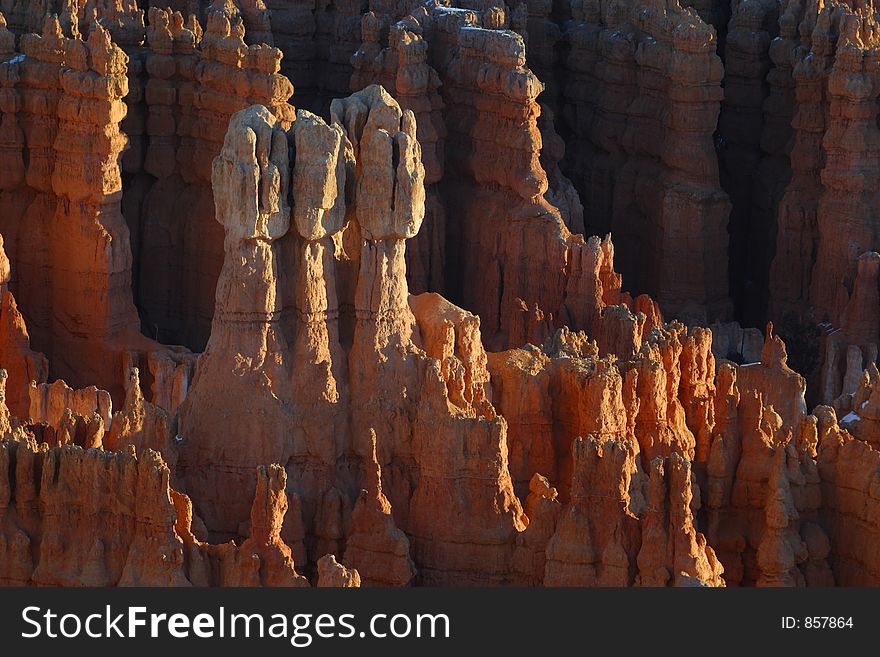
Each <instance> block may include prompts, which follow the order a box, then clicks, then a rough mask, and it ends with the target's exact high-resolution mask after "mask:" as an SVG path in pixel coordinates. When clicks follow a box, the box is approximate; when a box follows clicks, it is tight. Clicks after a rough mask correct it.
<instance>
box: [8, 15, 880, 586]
mask: <svg viewBox="0 0 880 657" xmlns="http://www.w3.org/2000/svg"><path fill="white" fill-rule="evenodd" d="M558 4H559V3H555V4H554V3H549V2H539V1H534V2H533V1H530V2H518V3H511V4H507V3H503V2H502V3H497V4H491V3H484V2H461V3H456V2H452V1H449V2H443V3H436V2H431V3H424V2H420V1H419V0H412V1H408V2H387V1H385V0H371V2H369V3H360V2H348V1H344V2H336V3H310V2H302V1H300V0H296V1H287V2H282V1H281V0H215V1H213V2H205V1H197V2H194V1H190V0H180V1H178V0H167V1H163V0H151V1H150V2H147V3H137V2H133V1H131V0H67V1H64V2H55V1H52V0H41V1H40V2H32V3H24V2H19V1H17V0H0V11H2V12H3V15H4V16H5V17H4V18H3V19H2V20H0V112H2V116H0V234H2V241H0V296H2V299H0V302H2V305H0V368H3V369H2V370H0V555H2V558H0V583H3V584H11V585H22V584H28V585H53V586H82V585H88V586H110V585H151V586H152V585H162V586H165V585H174V586H177V585H197V586H210V585H220V586H261V585H265V586H291V587H301V586H307V585H308V584H309V583H311V584H314V585H317V586H330V587H343V588H350V587H356V586H410V585H434V586H471V585H483V586H485V585H519V586H523V585H525V586H833V585H843V586H851V585H853V586H854V585H861V586H865V585H877V584H880V561H878V558H877V556H876V555H877V550H876V549H875V548H876V545H877V540H878V538H880V536H878V531H880V529H878V527H880V516H878V514H877V506H878V504H880V484H878V476H880V467H878V459H880V456H878V449H880V371H878V369H877V364H876V361H877V351H878V344H880V293H878V276H880V256H878V254H877V252H876V251H877V250H878V245H877V244H876V241H877V239H876V235H875V233H876V232H877V231H876V229H875V223H876V222H875V221H874V218H873V215H872V213H871V209H872V208H873V207H874V206H876V201H877V199H876V198H874V196H875V194H876V192H875V190H876V189H877V188H878V185H877V184H876V183H877V177H878V170H877V162H876V160H877V158H876V153H875V151H876V150H877V148H878V147H877V139H876V135H875V132H876V130H877V118H878V111H880V110H878V105H877V95H878V94H877V81H876V79H877V76H876V70H875V69H876V60H877V52H878V48H877V43H876V41H877V34H878V30H877V20H876V17H875V11H874V7H873V5H872V4H871V3H870V2H868V3H861V4H858V5H856V6H850V5H848V4H843V3H838V2H831V3H828V4H824V3H822V4H820V3H811V2H805V1H804V0H786V1H784V2H782V3H774V2H766V1H765V0H741V1H739V2H735V3H727V2H723V1H721V0H713V1H712V2H694V3H692V4H691V5H690V6H682V5H681V4H680V3H679V2H677V1H676V0H649V1H647V2H634V1H632V0H576V1H575V2H573V3H570V4H569V5H568V6H566V7H562V6H557V5H558ZM294 85H296V86H297V90H296V93H295V94H294ZM290 102H294V103H295V104H296V105H297V107H298V109H295V108H294V106H293V105H291V104H290ZM591 235H592V236H591ZM612 235H613V241H612ZM618 270H620V272H621V273H618ZM648 294H650V296H648ZM769 320H772V323H771V322H770V321H769ZM758 326H761V327H766V328H765V329H764V331H763V333H762V331H761V330H759V329H758V328H756V327H758ZM37 350H39V351H37ZM44 354H45V355H44ZM817 402H818V403H821V404H822V405H819V406H814V404H815V403H817ZM811 408H812V409H813V410H812V412H811V411H810V409H811Z"/></svg>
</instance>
